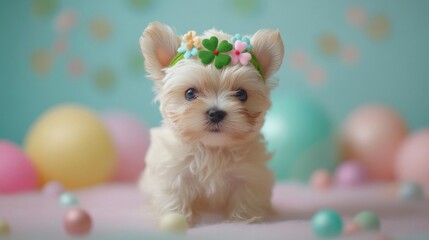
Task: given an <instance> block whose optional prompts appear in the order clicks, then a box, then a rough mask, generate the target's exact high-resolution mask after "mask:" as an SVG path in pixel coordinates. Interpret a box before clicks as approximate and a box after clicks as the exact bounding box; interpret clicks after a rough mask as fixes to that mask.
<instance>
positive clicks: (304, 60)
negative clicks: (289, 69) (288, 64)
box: [291, 52, 309, 70]
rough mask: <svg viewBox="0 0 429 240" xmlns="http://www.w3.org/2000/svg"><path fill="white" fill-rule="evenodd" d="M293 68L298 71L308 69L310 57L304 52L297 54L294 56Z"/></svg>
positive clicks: (292, 59)
mask: <svg viewBox="0 0 429 240" xmlns="http://www.w3.org/2000/svg"><path fill="white" fill-rule="evenodd" d="M291 61H292V66H293V67H294V68H295V69H297V70H302V69H304V68H305V67H307V65H308V63H309V60H308V56H307V55H306V54H305V53H302V52H296V53H293V54H292V58H291Z"/></svg>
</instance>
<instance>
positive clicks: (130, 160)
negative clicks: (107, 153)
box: [103, 112, 149, 182]
mask: <svg viewBox="0 0 429 240" xmlns="http://www.w3.org/2000/svg"><path fill="white" fill-rule="evenodd" d="M103 122H104V124H105V125H106V127H107V129H108V130H109V132H110V134H111V135H112V138H113V140H114V143H115V147H116V151H117V155H118V156H117V157H118V167H117V171H116V174H115V176H114V180H118V181H128V182H130V181H136V180H137V179H138V177H139V176H140V174H141V173H142V171H143V168H144V158H145V155H146V150H147V148H148V144H149V133H148V130H147V128H146V127H145V126H144V125H143V124H142V122H141V121H140V120H139V119H138V118H137V117H135V116H132V115H130V114H126V113H119V112H112V113H108V114H105V115H104V117H103Z"/></svg>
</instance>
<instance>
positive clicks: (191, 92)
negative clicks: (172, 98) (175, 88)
mask: <svg viewBox="0 0 429 240" xmlns="http://www.w3.org/2000/svg"><path fill="white" fill-rule="evenodd" d="M185 98H186V100H188V101H192V100H194V99H196V98H197V90H195V88H189V89H188V90H186V92H185Z"/></svg>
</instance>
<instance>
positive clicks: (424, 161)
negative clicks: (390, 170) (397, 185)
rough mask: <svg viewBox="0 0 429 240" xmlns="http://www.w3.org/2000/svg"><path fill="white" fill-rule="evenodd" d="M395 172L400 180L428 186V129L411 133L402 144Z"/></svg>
mask: <svg viewBox="0 0 429 240" xmlns="http://www.w3.org/2000/svg"><path fill="white" fill-rule="evenodd" d="M396 174H397V176H398V178H399V179H400V180H403V181H413V182H417V183H420V184H422V185H425V186H429V129H425V130H422V131H419V132H417V133H415V134H413V135H411V136H410V137H408V138H407V139H406V140H405V142H404V143H403V144H402V146H401V148H400V150H399V153H398V157H397V162H396Z"/></svg>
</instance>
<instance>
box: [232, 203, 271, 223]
mask: <svg viewBox="0 0 429 240" xmlns="http://www.w3.org/2000/svg"><path fill="white" fill-rule="evenodd" d="M265 217H266V211H264V210H261V209H258V210H255V209H249V208H247V207H246V206H243V205H241V206H238V207H237V208H234V209H232V210H230V212H229V214H228V218H229V219H230V220H232V221H237V222H244V223H258V222H261V221H263V220H264V219H265Z"/></svg>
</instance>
